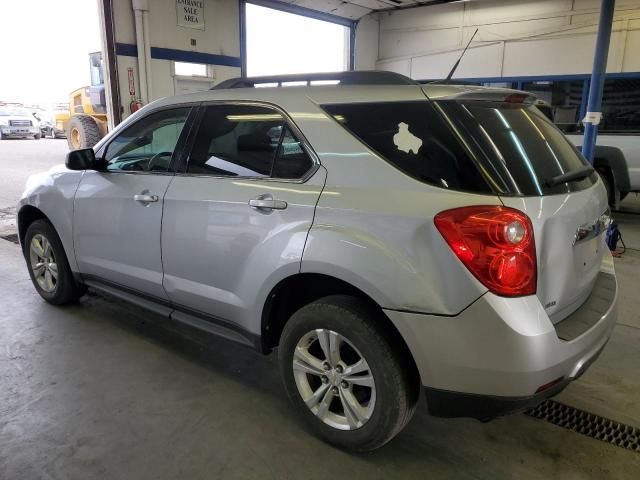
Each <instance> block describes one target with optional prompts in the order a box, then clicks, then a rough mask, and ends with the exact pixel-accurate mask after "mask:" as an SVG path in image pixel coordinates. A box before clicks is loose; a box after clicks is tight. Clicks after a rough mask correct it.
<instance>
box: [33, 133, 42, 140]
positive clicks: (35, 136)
mask: <svg viewBox="0 0 640 480" xmlns="http://www.w3.org/2000/svg"><path fill="white" fill-rule="evenodd" d="M33 138H34V139H35V140H40V139H41V138H42V134H41V133H36V134H35V135H34V136H33Z"/></svg>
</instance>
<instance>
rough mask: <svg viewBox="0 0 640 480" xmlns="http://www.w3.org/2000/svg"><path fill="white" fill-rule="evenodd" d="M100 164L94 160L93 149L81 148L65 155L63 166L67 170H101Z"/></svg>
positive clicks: (100, 162)
mask: <svg viewBox="0 0 640 480" xmlns="http://www.w3.org/2000/svg"><path fill="white" fill-rule="evenodd" d="M102 163H103V162H102V161H100V160H98V159H96V155H95V153H94V151H93V148H83V149H80V150H72V151H71V152H69V153H67V160H66V162H65V165H66V166H67V168H68V169H69V170H102V169H103V165H102Z"/></svg>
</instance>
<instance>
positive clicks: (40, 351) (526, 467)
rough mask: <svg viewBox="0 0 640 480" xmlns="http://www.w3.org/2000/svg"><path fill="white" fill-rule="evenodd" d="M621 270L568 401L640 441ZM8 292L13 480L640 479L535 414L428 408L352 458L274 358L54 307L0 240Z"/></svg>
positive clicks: (154, 326)
mask: <svg viewBox="0 0 640 480" xmlns="http://www.w3.org/2000/svg"><path fill="white" fill-rule="evenodd" d="M638 223H640V222H638ZM636 228H639V229H640V227H636ZM639 247H640V246H639ZM617 264H618V272H619V274H620V277H619V278H620V283H621V292H622V298H621V311H620V320H619V323H620V325H619V326H618V327H617V328H616V329H615V332H614V335H613V338H612V340H611V342H610V343H609V345H608V347H607V348H606V350H605V351H604V353H603V354H602V356H601V357H600V359H599V360H598V361H597V362H596V363H595V364H594V365H593V366H592V368H591V370H589V371H588V372H587V373H586V374H585V376H584V377H582V378H581V379H580V380H579V381H577V382H575V383H574V384H572V385H571V386H570V387H569V388H568V389H567V390H566V391H565V392H564V393H563V394H562V397H561V398H562V400H563V401H565V402H567V403H571V404H574V405H576V406H580V407H585V408H589V410H590V411H593V412H594V413H599V414H604V415H607V416H610V417H613V418H616V419H619V420H622V421H626V422H630V423H632V424H634V425H636V426H640V375H639V374H638V371H639V366H640V329H639V327H640V320H639V318H638V316H639V315H638V312H640V298H639V297H638V295H637V284H638V272H639V270H638V266H639V265H640V251H633V250H629V251H628V252H627V254H625V256H624V257H623V258H622V259H620V260H619V261H618V262H617ZM0 292H2V297H1V298H2V299H1V300H0V347H1V348H0V479H3V480H5V479H6V480H14V479H20V480H22V479H29V480H31V479H76V478H77V479H83V480H89V479H94V478H95V479H97V478H100V479H111V478H113V479H122V478H129V479H171V478H189V479H201V478H202V479H204V478H207V479H210V478H216V479H219V478H220V479H222V478H225V479H226V478H238V479H252V478H256V479H265V478H271V479H297V478H305V479H309V480H312V479H316V478H317V479H322V480H327V479H329V478H350V479H352V480H356V479H361V478H362V479H365V478H366V479H383V478H384V479H388V478H403V479H404V478H421V479H422V478H430V479H445V478H451V479H487V480H496V479H503V478H504V479H507V478H514V479H516V478H517V479H519V480H521V479H529V478H545V479H549V478H562V479H579V478H597V479H605V478H606V479H633V478H640V455H639V454H638V453H634V452H631V451H628V450H624V449H621V448H618V447H615V446H612V445H609V444H606V443H603V442H599V441H597V440H594V439H591V438H588V437H584V436H581V435H578V434H576V433H573V432H570V431H568V430H564V429H562V428H560V427H556V426H554V425H551V424H548V423H545V422H543V421H540V420H535V419H533V418H530V417H528V416H525V415H514V416H510V417H506V418H502V419H498V420H495V421H493V422H490V423H487V424H482V423H479V422H477V421H474V420H467V419H456V420H445V419H436V418H432V417H429V416H428V415H427V412H426V408H425V406H424V404H423V403H421V405H420V407H419V409H418V412H417V414H416V416H415V417H414V419H413V421H412V422H411V424H410V425H409V426H408V427H407V429H406V430H405V431H404V432H402V433H401V434H400V435H399V436H398V437H397V438H396V439H395V440H394V441H392V442H391V443H390V444H389V445H387V446H386V447H384V448H383V449H381V450H379V451H377V452H375V453H373V454H368V455H353V454H348V453H344V452H341V451H339V450H336V449H334V448H332V447H330V446H328V445H325V444H324V443H322V442H321V441H319V440H317V439H316V438H314V437H313V436H311V435H310V434H308V433H307V432H306V431H305V429H304V428H303V426H302V425H301V424H300V423H299V422H298V421H297V420H296V419H295V417H293V416H292V412H291V409H290V405H289V403H288V400H287V399H286V398H285V395H284V393H283V390H282V388H281V384H280V379H279V378H278V375H277V371H276V358H275V356H270V357H262V356H261V355H259V354H257V353H254V352H253V351H251V350H249V349H246V348H243V347H239V346H236V345H234V344H231V343H228V342H226V341H224V340H221V339H217V338H212V337H205V336H203V335H200V334H197V335H196V334H195V333H194V332H193V331H190V330H186V329H184V328H182V327H178V326H176V325H173V324H170V323H169V322H166V321H164V320H163V319H161V318H158V317H155V316H153V315H151V314H149V313H146V312H144V311H141V310H138V309H135V308H131V307H129V306H125V305H123V304H119V303H116V302H113V301H111V302H108V301H106V300H105V299H103V298H100V297H97V296H89V297H86V298H85V299H83V300H82V301H81V302H80V303H79V304H77V305H73V306H69V307H65V308H57V307H53V306H50V305H48V304H46V303H44V302H43V301H42V300H41V299H40V297H38V295H37V294H36V293H35V291H34V290H33V288H32V286H31V283H30V281H29V277H28V274H27V271H26V268H25V265H24V262H23V260H22V258H21V256H20V252H19V249H18V247H17V246H16V245H14V244H12V243H9V242H6V241H2V240H0Z"/></svg>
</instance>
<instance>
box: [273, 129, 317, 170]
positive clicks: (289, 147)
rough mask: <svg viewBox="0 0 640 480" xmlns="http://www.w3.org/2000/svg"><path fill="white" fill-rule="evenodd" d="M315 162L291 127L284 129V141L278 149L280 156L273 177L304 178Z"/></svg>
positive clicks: (274, 167)
mask: <svg viewBox="0 0 640 480" xmlns="http://www.w3.org/2000/svg"><path fill="white" fill-rule="evenodd" d="M312 165H313V162H312V161H311V159H310V158H309V156H308V155H307V154H306V152H305V151H304V149H303V148H302V145H301V144H300V142H299V141H298V139H297V138H296V137H295V136H294V135H293V133H292V132H291V129H290V128H289V127H284V133H282V141H281V143H280V147H279V148H278V155H277V157H276V162H275V164H274V166H273V172H272V174H271V176H272V177H275V178H289V179H295V178H302V177H304V175H305V174H306V173H307V172H308V171H309V169H310V168H311V166H312Z"/></svg>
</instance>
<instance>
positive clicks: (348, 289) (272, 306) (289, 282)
mask: <svg viewBox="0 0 640 480" xmlns="http://www.w3.org/2000/svg"><path fill="white" fill-rule="evenodd" d="M329 295H350V296H353V297H356V298H358V299H360V300H362V301H363V302H365V303H366V304H367V305H368V306H370V307H371V308H373V309H375V311H377V312H378V315H376V316H375V318H374V319H372V320H373V321H374V322H375V325H376V326H377V327H378V328H380V329H381V330H382V331H383V332H384V333H385V334H386V335H388V338H390V340H391V342H392V343H393V345H394V346H396V347H397V348H399V350H400V351H401V352H402V354H403V355H405V356H406V359H407V360H408V361H409V362H410V364H411V367H412V368H413V369H415V370H414V371H415V374H416V375H418V369H417V366H416V364H415V360H414V359H413V355H412V354H411V351H410V350H409V346H408V345H407V343H406V342H405V340H404V338H403V337H402V335H401V334H400V331H399V330H398V329H397V328H396V327H395V325H394V324H393V322H392V321H391V320H390V319H389V317H388V316H387V315H386V314H385V313H384V311H383V309H382V307H381V306H380V305H379V304H378V303H377V302H376V301H375V300H374V299H373V298H372V297H370V296H369V295H368V294H367V293H365V292H363V291H362V290H360V289H359V288H358V287H355V286H354V285H352V284H351V283H349V282H346V281H344V280H342V279H339V278H336V277H333V276H330V275H326V274H321V273H309V272H304V273H297V274H295V275H291V276H289V277H286V278H284V279H283V280H281V281H280V282H279V283H278V284H277V285H276V286H275V287H273V288H272V289H271V292H270V293H269V295H268V296H267V299H266V301H265V304H264V307H263V309H262V318H261V320H262V326H261V347H262V352H263V353H269V352H270V351H271V350H272V349H273V348H275V347H277V346H278V344H279V341H280V336H281V334H282V331H283V329H284V326H285V325H286V323H287V321H288V320H289V318H290V317H291V315H292V314H293V313H295V312H296V311H297V310H298V309H300V308H302V307H303V306H304V305H307V304H309V303H311V302H313V301H315V300H318V299H320V298H323V297H326V296H329Z"/></svg>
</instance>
